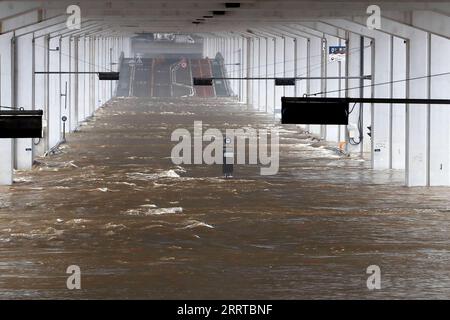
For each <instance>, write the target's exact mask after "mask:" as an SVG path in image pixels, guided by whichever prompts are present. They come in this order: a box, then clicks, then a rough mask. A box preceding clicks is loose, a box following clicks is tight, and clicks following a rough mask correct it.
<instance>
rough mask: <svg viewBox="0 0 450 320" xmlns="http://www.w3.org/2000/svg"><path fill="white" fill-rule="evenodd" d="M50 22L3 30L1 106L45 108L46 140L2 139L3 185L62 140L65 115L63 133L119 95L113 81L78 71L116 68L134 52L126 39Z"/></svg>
mask: <svg viewBox="0 0 450 320" xmlns="http://www.w3.org/2000/svg"><path fill="white" fill-rule="evenodd" d="M46 25H47V24H45V23H37V24H36V25H33V26H27V27H24V28H18V29H16V30H13V31H10V32H7V33H4V34H1V35H0V59H1V60H0V70H1V82H0V105H1V106H4V107H5V106H6V107H13V108H23V109H25V110H39V109H41V110H44V121H43V127H44V130H43V131H44V135H43V139H40V140H39V139H34V140H32V139H0V154H1V158H0V185H10V184H12V183H13V171H14V169H17V170H30V169H31V168H32V165H33V161H34V158H35V157H36V156H41V155H44V154H45V153H46V152H48V151H49V150H51V149H52V148H54V147H55V146H57V145H59V144H60V143H61V141H62V139H63V134H64V132H63V131H64V130H63V121H62V118H63V117H67V121H66V122H65V133H68V132H71V131H73V130H75V129H76V128H77V127H78V126H79V124H80V123H81V122H83V121H85V120H86V119H87V118H88V117H90V116H92V115H93V113H94V112H95V111H96V110H97V109H98V108H99V107H100V106H102V105H103V104H105V103H106V102H107V101H108V100H110V99H111V98H112V97H113V96H114V95H115V88H116V85H117V83H116V82H115V81H99V79H98V77H97V75H96V74H79V73H77V72H105V71H118V67H119V64H118V63H119V60H120V57H121V55H122V53H125V54H126V55H128V54H129V51H130V44H129V39H128V38H124V37H114V36H101V35H86V34H83V32H81V31H80V32H78V33H77V32H67V30H64V24H57V23H56V24H54V25H52V26H49V27H45V26H46ZM58 30H64V32H56V31H58ZM36 71H37V72H39V71H43V72H57V73H60V74H35V72H36Z"/></svg>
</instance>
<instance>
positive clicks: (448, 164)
mask: <svg viewBox="0 0 450 320" xmlns="http://www.w3.org/2000/svg"><path fill="white" fill-rule="evenodd" d="M449 54H450V40H449V39H445V38H442V37H438V36H435V35H431V37H430V74H432V75H433V74H439V73H442V72H445V71H449V70H450V61H449ZM429 84H430V95H431V98H433V99H450V92H449V88H450V75H446V76H440V77H433V78H431V79H430V82H429ZM429 141H430V147H429V149H430V164H429V172H430V173H429V175H430V186H450V106H449V105H433V106H431V108H430V138H429Z"/></svg>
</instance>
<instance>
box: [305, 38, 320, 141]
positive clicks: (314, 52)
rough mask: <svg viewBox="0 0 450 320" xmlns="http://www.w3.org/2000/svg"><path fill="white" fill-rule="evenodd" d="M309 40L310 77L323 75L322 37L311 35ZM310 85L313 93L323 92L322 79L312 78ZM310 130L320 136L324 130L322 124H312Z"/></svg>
mask: <svg viewBox="0 0 450 320" xmlns="http://www.w3.org/2000/svg"><path fill="white" fill-rule="evenodd" d="M309 41H310V42H309V46H310V52H309V69H308V77H321V76H322V64H323V63H322V62H323V61H322V60H323V50H322V39H321V38H318V37H311V38H310V40H309ZM309 86H310V92H311V93H312V94H315V93H318V92H322V81H321V80H311V81H310V82H309ZM309 131H310V132H311V133H313V134H315V135H318V136H320V135H321V131H322V130H321V126H320V125H310V126H309Z"/></svg>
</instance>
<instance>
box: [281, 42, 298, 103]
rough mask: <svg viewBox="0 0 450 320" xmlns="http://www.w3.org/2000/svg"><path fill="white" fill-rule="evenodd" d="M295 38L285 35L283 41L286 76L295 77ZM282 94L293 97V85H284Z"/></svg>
mask: <svg viewBox="0 0 450 320" xmlns="http://www.w3.org/2000/svg"><path fill="white" fill-rule="evenodd" d="M295 46H296V40H295V39H294V38H292V37H286V38H285V41H284V61H285V63H284V76H285V77H287V78H291V77H295V68H296V62H295V53H296V48H295ZM283 96H285V97H294V96H295V87H284V92H283Z"/></svg>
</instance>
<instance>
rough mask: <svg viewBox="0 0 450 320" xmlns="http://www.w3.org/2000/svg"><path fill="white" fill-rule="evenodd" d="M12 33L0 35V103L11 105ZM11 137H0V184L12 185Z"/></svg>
mask: <svg viewBox="0 0 450 320" xmlns="http://www.w3.org/2000/svg"><path fill="white" fill-rule="evenodd" d="M12 36H13V35H12V33H7V34H2V35H0V71H1V72H0V80H1V81H0V105H2V106H12V87H11V74H12V72H13V70H12V67H11V59H12V57H11V53H12V50H11V39H12ZM13 146H14V144H13V140H12V139H0V154H1V155H2V156H1V158H0V185H12V183H13V167H14V148H13Z"/></svg>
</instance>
